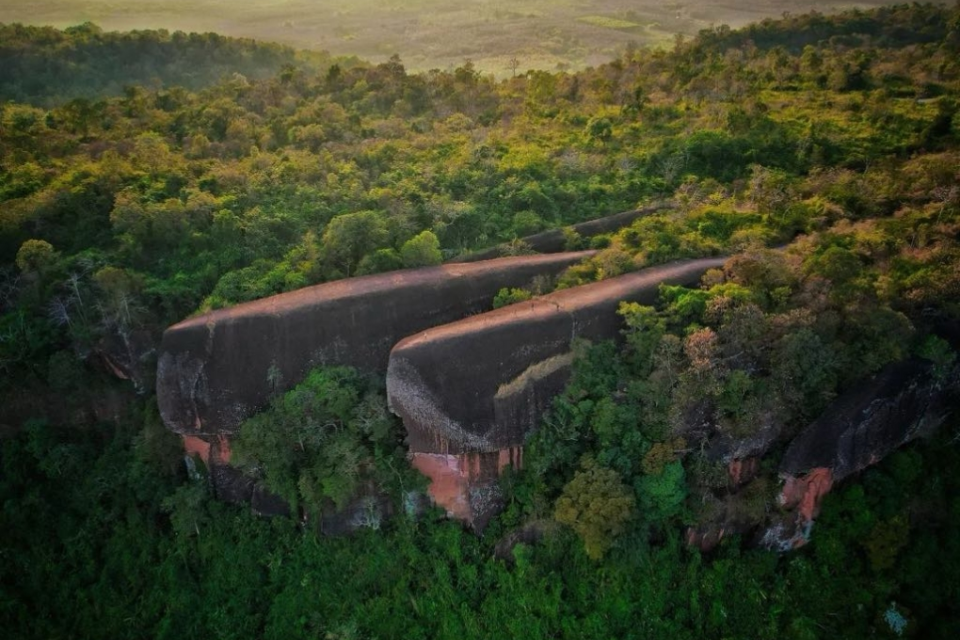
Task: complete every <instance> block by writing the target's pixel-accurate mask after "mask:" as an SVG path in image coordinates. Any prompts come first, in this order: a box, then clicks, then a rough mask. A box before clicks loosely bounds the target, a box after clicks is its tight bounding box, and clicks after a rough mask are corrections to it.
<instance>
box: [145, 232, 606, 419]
mask: <svg viewBox="0 0 960 640" xmlns="http://www.w3.org/2000/svg"><path fill="white" fill-rule="evenodd" d="M592 254H593V252H590V251H581V252H574V253H563V254H556V255H543V256H540V255H538V256H523V257H516V258H501V259H498V260H488V261H485V262H479V263H473V264H452V265H442V266H438V267H427V268H423V269H410V270H405V271H395V272H392V273H384V274H378V275H373V276H364V277H358V278H350V279H348V280H340V281H337V282H330V283H326V284H321V285H317V286H313V287H307V288H304V289H300V290H299V291H292V292H290V293H284V294H280V295H276V296H272V297H269V298H264V299H262V300H257V301H254V302H248V303H245V304H240V305H237V306H235V307H230V308H227V309H220V310H218V311H214V312H212V313H207V314H204V315H201V316H197V317H194V318H190V319H188V320H185V321H183V322H181V323H179V324H176V325H174V326H172V327H170V328H169V329H167V331H166V332H164V334H163V341H162V344H161V347H160V354H159V358H158V365H157V402H158V404H159V406H160V414H161V416H162V417H163V420H164V422H165V423H166V425H167V426H168V427H169V428H170V429H171V430H173V431H174V432H177V433H180V434H185V435H190V434H192V435H204V434H206V435H212V434H222V433H225V434H232V433H234V432H236V430H237V429H238V428H239V426H240V424H241V423H242V422H243V420H245V419H246V418H248V417H250V416H251V415H253V414H254V413H256V412H257V411H259V410H260V409H262V408H263V407H265V406H266V405H267V403H268V402H269V400H270V398H271V397H272V396H273V395H274V394H275V393H278V392H282V391H284V390H286V389H289V388H291V387H293V386H294V385H296V384H297V383H298V382H300V381H301V380H303V378H304V376H305V375H306V373H307V372H308V371H310V369H312V368H315V367H317V366H320V365H348V366H352V367H356V368H358V369H361V370H363V371H367V372H371V373H382V372H383V371H385V370H386V367H387V359H388V356H389V353H390V349H391V348H392V347H393V345H394V344H395V343H396V342H397V341H398V340H400V339H401V338H403V337H405V336H408V335H411V334H413V333H416V332H418V331H422V330H423V329H426V328H428V327H433V326H436V325H440V324H443V323H446V322H451V321H454V320H458V319H460V318H463V317H465V316H467V315H469V314H471V313H478V312H481V311H483V310H485V309H489V308H490V306H491V304H492V301H493V298H494V296H495V295H496V294H497V292H498V291H499V290H500V289H501V288H502V287H524V286H528V285H529V284H530V283H531V281H532V280H533V279H534V278H536V277H538V276H549V277H552V276H556V275H558V274H559V273H561V272H562V271H563V270H564V269H565V268H567V267H568V266H570V265H572V264H575V263H576V262H579V261H580V260H582V259H584V258H586V257H588V256H590V255H592Z"/></svg>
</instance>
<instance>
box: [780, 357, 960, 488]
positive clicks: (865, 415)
mask: <svg viewBox="0 0 960 640" xmlns="http://www.w3.org/2000/svg"><path fill="white" fill-rule="evenodd" d="M956 375H957V372H956V369H954V371H953V373H952V374H951V375H949V376H948V377H947V378H946V379H941V380H937V379H935V378H934V376H933V375H932V365H931V364H930V363H929V362H926V361H923V360H917V359H913V360H907V361H904V362H898V363H894V364H891V365H888V366H886V367H884V368H883V369H882V370H881V371H880V372H879V373H878V374H877V375H875V376H874V377H872V378H870V379H869V380H865V381H863V382H861V383H860V384H859V385H857V386H856V387H854V388H852V389H851V390H850V391H848V392H846V393H844V394H843V395H842V396H840V397H839V398H837V400H835V401H834V402H833V403H832V404H831V405H830V406H829V407H827V409H826V411H824V412H823V415H822V416H821V417H820V418H819V419H817V420H816V421H815V422H813V423H812V424H811V425H810V426H808V427H807V428H806V429H804V430H803V431H802V432H801V433H800V435H798V436H797V437H796V438H795V439H794V440H793V442H791V443H790V446H789V447H788V449H787V452H786V454H785V455H784V456H783V459H782V460H781V461H780V472H781V474H785V475H791V476H798V475H801V474H803V473H806V472H807V471H810V470H811V469H817V468H826V469H830V470H831V471H832V472H833V479H834V480H835V481H838V480H842V479H843V478H845V477H846V476H849V475H850V474H853V473H856V472H857V471H860V470H861V469H864V468H866V467H867V466H869V465H871V464H875V463H876V462H879V461H880V460H881V459H883V458H884V457H885V456H886V455H887V454H889V453H890V452H892V451H893V450H894V449H896V448H897V447H899V446H900V445H902V444H905V443H906V442H909V441H910V440H913V439H914V438H916V437H919V436H922V435H926V434H929V433H932V432H933V431H934V430H935V429H936V428H937V427H938V426H939V425H940V424H941V423H942V422H943V420H944V419H945V418H946V416H947V413H948V411H949V409H950V405H949V393H950V390H951V387H956V385H957V383H958V382H957V377H956Z"/></svg>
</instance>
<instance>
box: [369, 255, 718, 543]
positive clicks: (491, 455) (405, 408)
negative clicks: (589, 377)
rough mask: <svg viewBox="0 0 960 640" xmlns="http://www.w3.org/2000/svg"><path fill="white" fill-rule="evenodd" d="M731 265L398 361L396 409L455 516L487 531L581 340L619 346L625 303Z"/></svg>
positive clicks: (422, 337)
mask: <svg viewBox="0 0 960 640" xmlns="http://www.w3.org/2000/svg"><path fill="white" fill-rule="evenodd" d="M723 262H724V260H723V259H722V258H707V259H701V260H690V261H685V262H678V263H673V264H669V265H665V266H661V267H653V268H650V269H646V270H644V271H640V272H637V273H631V274H627V275H625V276H620V277H619V278H613V279H610V280H606V281H603V282H598V283H595V284H590V285H584V286H581V287H575V288H572V289H566V290H562V291H557V292H555V293H551V294H549V295H546V296H543V297H540V298H535V299H533V300H529V301H526V302H521V303H518V304H514V305H510V306H508V307H503V308H501V309H497V310H495V311H491V312H489V313H485V314H481V315H477V316H472V317H470V318H466V319H464V320H461V321H459V322H454V323H451V324H447V325H443V326H439V327H435V328H433V329H428V330H426V331H423V332H421V333H419V334H417V335H414V336H411V337H409V338H406V339H404V340H403V341H401V342H400V343H398V344H397V346H396V347H394V349H393V351H392V352H391V354H390V364H389V367H388V369H387V401H388V404H389V406H390V408H391V410H392V411H393V412H394V413H396V414H397V415H399V416H400V417H401V418H402V419H403V423H404V426H405V427H406V430H407V440H408V444H409V446H410V451H411V452H412V456H413V463H414V465H415V466H416V467H417V468H418V469H419V470H420V471H421V472H423V473H424V474H425V475H427V476H428V477H429V478H430V479H431V481H432V485H431V489H430V491H431V496H432V497H433V498H434V500H435V502H437V503H438V504H440V505H441V506H443V507H445V508H446V509H447V511H448V513H450V514H451V515H453V516H455V517H457V518H459V519H461V520H465V521H467V522H470V523H471V524H473V526H474V527H475V528H482V526H483V524H484V522H485V521H486V519H487V518H489V516H490V515H491V514H492V513H493V512H495V511H496V510H497V508H498V500H499V496H498V494H497V490H496V479H497V477H498V476H499V473H500V471H501V470H502V468H503V467H504V466H505V465H507V464H512V465H513V466H520V463H521V461H522V446H523V443H524V440H525V439H526V436H527V435H528V434H529V433H530V432H531V431H532V430H533V429H534V428H535V427H536V425H537V423H538V421H539V418H540V415H541V414H542V412H543V411H544V410H545V409H546V407H547V406H548V404H549V402H550V400H551V399H552V398H553V396H554V395H556V394H557V393H559V392H560V391H561V390H562V389H563V385H564V384H565V383H566V380H567V378H568V376H569V373H570V365H571V363H572V361H573V351H572V349H573V341H574V340H575V339H577V338H583V339H588V340H604V339H609V338H616V337H617V336H618V333H619V331H620V329H621V322H620V318H619V317H618V316H617V314H616V310H617V307H618V306H619V304H620V302H621V301H635V302H641V303H646V304H651V303H653V302H654V301H655V300H656V297H657V293H658V289H659V286H660V284H661V283H666V284H674V285H693V284H696V283H697V282H698V281H699V280H700V277H701V276H702V275H703V274H704V273H705V272H706V271H707V270H708V269H711V268H715V267H719V266H721V265H722V264H723Z"/></svg>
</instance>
